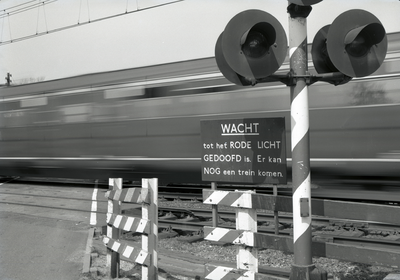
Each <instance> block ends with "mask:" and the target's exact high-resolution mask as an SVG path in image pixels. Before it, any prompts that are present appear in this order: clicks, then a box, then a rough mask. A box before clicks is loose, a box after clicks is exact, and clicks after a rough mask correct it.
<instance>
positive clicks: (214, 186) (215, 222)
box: [211, 182, 218, 227]
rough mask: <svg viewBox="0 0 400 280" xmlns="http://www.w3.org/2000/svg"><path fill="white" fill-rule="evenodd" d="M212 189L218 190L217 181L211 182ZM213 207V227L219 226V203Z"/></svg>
mask: <svg viewBox="0 0 400 280" xmlns="http://www.w3.org/2000/svg"><path fill="white" fill-rule="evenodd" d="M211 190H213V191H216V190H217V183H216V182H212V183H211ZM211 208H212V225H213V227H217V226H218V205H214V204H213V205H211Z"/></svg>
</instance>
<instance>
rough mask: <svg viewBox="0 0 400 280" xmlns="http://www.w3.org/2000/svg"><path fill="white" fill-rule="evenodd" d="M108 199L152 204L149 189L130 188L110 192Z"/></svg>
mask: <svg viewBox="0 0 400 280" xmlns="http://www.w3.org/2000/svg"><path fill="white" fill-rule="evenodd" d="M105 196H106V198H108V199H111V200H114V201H121V202H127V203H137V204H141V203H147V204H150V196H149V191H148V189H140V188H129V189H124V190H113V191H108V192H106V194H105Z"/></svg>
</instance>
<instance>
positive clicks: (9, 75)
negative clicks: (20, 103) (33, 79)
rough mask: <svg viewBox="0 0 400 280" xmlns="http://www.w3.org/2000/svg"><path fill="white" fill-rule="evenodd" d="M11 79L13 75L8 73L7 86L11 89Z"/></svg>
mask: <svg viewBox="0 0 400 280" xmlns="http://www.w3.org/2000/svg"><path fill="white" fill-rule="evenodd" d="M11 77H12V75H11V74H10V73H7V77H6V85H7V86H8V87H9V86H11V82H12V81H11Z"/></svg>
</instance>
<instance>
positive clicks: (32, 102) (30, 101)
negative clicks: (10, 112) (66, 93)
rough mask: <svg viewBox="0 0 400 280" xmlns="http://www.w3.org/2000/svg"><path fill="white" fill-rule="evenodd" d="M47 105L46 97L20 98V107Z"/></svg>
mask: <svg viewBox="0 0 400 280" xmlns="http://www.w3.org/2000/svg"><path fill="white" fill-rule="evenodd" d="M44 105H47V97H46V96H43V97H35V98H27V99H22V100H21V108H26V107H36V106H44Z"/></svg>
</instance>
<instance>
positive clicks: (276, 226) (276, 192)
mask: <svg viewBox="0 0 400 280" xmlns="http://www.w3.org/2000/svg"><path fill="white" fill-rule="evenodd" d="M273 194H274V196H278V187H277V186H276V185H274V189H273ZM274 222H275V234H279V213H278V211H277V210H275V209H274Z"/></svg>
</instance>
